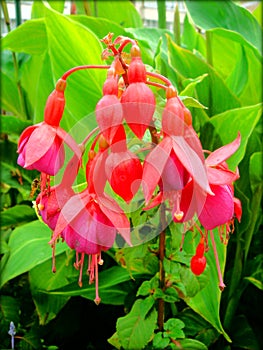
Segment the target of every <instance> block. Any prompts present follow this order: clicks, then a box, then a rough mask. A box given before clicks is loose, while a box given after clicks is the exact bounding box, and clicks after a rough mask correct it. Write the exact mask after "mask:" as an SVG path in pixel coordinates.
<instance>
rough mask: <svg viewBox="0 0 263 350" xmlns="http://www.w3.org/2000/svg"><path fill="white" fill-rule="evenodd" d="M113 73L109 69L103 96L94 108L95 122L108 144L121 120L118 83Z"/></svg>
mask: <svg viewBox="0 0 263 350" xmlns="http://www.w3.org/2000/svg"><path fill="white" fill-rule="evenodd" d="M113 73H114V71H113V70H112V69H109V71H108V76H107V79H106V81H105V83H104V86H103V94H104V96H103V97H102V98H101V99H100V101H99V102H98V103H97V106H96V120H97V123H98V124H99V127H100V130H101V132H102V134H103V136H104V137H105V139H106V141H107V142H108V144H111V143H112V140H113V138H114V136H115V134H116V132H117V129H118V127H119V125H120V124H121V123H122V120H123V112H122V105H121V103H120V101H119V100H118V97H117V96H118V83H117V80H116V78H115V77H114V74H113Z"/></svg>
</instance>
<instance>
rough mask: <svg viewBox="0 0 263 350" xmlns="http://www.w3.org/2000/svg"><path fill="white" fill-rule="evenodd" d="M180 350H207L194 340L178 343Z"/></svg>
mask: <svg viewBox="0 0 263 350" xmlns="http://www.w3.org/2000/svg"><path fill="white" fill-rule="evenodd" d="M179 343H180V346H181V347H182V349H191V350H207V349H208V348H207V346H206V345H205V344H204V343H202V342H200V341H199V340H196V339H182V340H180V341H179Z"/></svg>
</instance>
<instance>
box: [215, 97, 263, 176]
mask: <svg viewBox="0 0 263 350" xmlns="http://www.w3.org/2000/svg"><path fill="white" fill-rule="evenodd" d="M261 115H262V105H261V104H257V105H255V106H249V107H242V108H237V109H232V110H229V111H226V112H224V113H221V114H218V115H216V116H214V117H213V118H211V119H210V122H211V124H212V125H213V126H214V128H215V132H216V134H218V135H219V137H220V139H221V141H222V143H223V144H227V143H230V142H231V141H233V140H234V139H235V138H236V137H237V134H238V132H240V134H241V145H240V147H239V149H238V150H237V151H236V153H235V154H233V155H232V156H231V158H230V159H229V160H228V164H229V166H230V168H232V169H234V168H235V167H236V166H237V165H238V164H239V162H240V161H241V160H242V159H243V157H244V155H245V152H246V146H247V142H248V139H249V137H250V135H251V134H252V132H253V130H254V128H255V126H256V125H257V123H258V121H259V120H260V117H261ZM226 126H227V127H226Z"/></svg>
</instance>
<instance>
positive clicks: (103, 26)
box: [70, 15, 125, 39]
mask: <svg viewBox="0 0 263 350" xmlns="http://www.w3.org/2000/svg"><path fill="white" fill-rule="evenodd" d="M70 19H72V20H73V21H76V22H78V23H81V24H82V25H84V26H85V27H87V28H88V29H90V30H92V31H93V33H95V34H96V35H97V37H98V38H99V39H102V38H104V37H105V36H106V35H107V34H108V33H113V34H114V37H116V36H118V35H125V30H124V28H123V27H122V26H120V25H118V24H117V23H116V22H114V21H112V20H109V19H106V18H98V17H90V16H84V15H72V16H70Z"/></svg>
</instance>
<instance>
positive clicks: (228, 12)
mask: <svg viewBox="0 0 263 350" xmlns="http://www.w3.org/2000/svg"><path fill="white" fill-rule="evenodd" d="M185 4H186V8H187V11H188V12H189V13H190V15H191V17H192V19H193V21H194V23H195V24H196V26H198V27H199V28H202V29H204V30H208V29H211V28H218V27H222V28H225V29H229V30H232V31H235V32H237V33H239V34H241V35H242V36H243V37H244V38H245V39H246V40H247V41H249V42H250V43H251V44H252V45H254V46H255V47H256V48H257V49H258V51H259V52H261V45H262V42H261V38H262V30H261V28H260V25H259V24H258V22H257V20H256V19H255V17H253V15H252V14H251V13H250V12H249V11H248V10H247V9H245V8H244V7H242V6H239V5H237V4H236V3H235V2H233V1H205V2H199V1H189V0H186V1H185Z"/></svg>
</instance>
